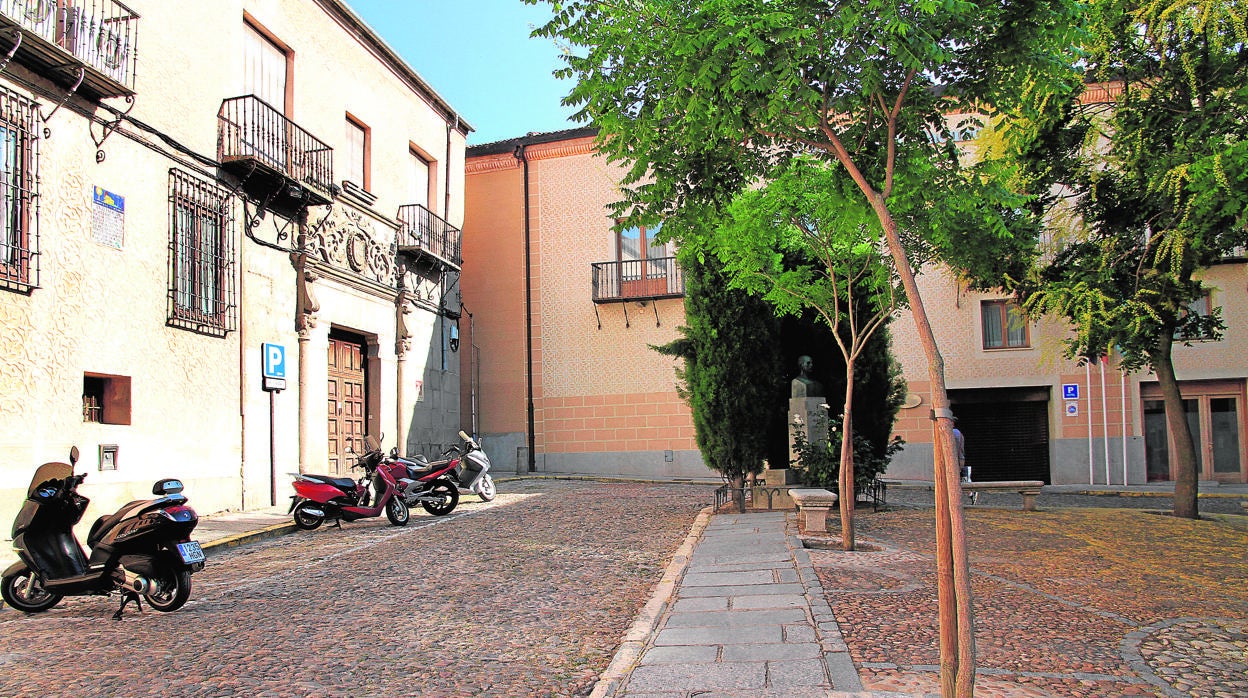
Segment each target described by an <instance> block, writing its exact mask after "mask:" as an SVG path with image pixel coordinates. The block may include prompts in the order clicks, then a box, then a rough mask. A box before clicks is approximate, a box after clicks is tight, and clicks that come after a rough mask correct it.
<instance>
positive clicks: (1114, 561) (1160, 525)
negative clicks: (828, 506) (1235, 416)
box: [811, 493, 1248, 698]
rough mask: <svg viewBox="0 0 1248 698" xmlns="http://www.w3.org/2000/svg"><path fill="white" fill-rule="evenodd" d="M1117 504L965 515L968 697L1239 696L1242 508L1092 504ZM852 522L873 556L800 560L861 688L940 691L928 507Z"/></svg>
mask: <svg viewBox="0 0 1248 698" xmlns="http://www.w3.org/2000/svg"><path fill="white" fill-rule="evenodd" d="M890 495H891V493H890ZM890 498H891V497H890ZM1118 499H1119V498H1100V497H1092V498H1086V499H1085V501H1083V502H1082V503H1081V505H1080V506H1077V507H1073V508H1061V509H1057V508H1054V509H1045V510H1042V511H1037V512H1022V511H1018V510H1017V509H1016V508H987V507H971V508H968V509H967V512H966V521H967V545H968V548H969V552H970V557H971V568H972V585H973V593H974V599H975V623H976V656H977V668H978V672H979V675H978V677H977V679H976V695H982V696H1010V697H1016V698H1031V697H1039V696H1105V697H1107V698H1108V697H1111V696H1125V695H1149V696H1217V697H1226V698H1231V697H1232V696H1244V695H1248V559H1246V558H1245V554H1244V553H1245V550H1248V528H1245V527H1244V525H1243V520H1244V517H1243V516H1237V517H1234V520H1231V521H1217V520H1204V521H1189V520H1182V519H1175V518H1173V517H1170V516H1165V515H1161V514H1159V513H1156V512H1147V511H1141V510H1137V509H1133V508H1126V509H1123V508H1114V509H1110V508H1089V505H1091V506H1095V504H1096V503H1097V502H1100V503H1108V504H1114V503H1118V501H1117V500H1118ZM1121 499H1122V500H1123V501H1125V500H1127V499H1128V498H1121ZM1111 500H1112V501H1111ZM1052 503H1053V500H1052V499H1051V500H1050V504H1052ZM1068 503H1069V502H1068ZM1232 503H1234V504H1236V505H1237V502H1232ZM1044 504H1045V503H1044V500H1043V498H1042V501H1041V505H1042V507H1043V506H1044ZM1015 506H1017V505H1015ZM1236 508H1238V507H1237V506H1236ZM855 522H856V529H857V531H858V536H859V540H860V541H864V542H865V541H869V542H874V543H876V544H878V545H879V547H880V548H881V549H880V550H878V551H870V552H868V551H863V552H855V553H844V552H840V551H831V550H812V551H811V562H812V564H813V565H814V566H815V569H816V571H817V573H818V575H819V577H820V580H821V583H822V587H823V590H824V593H825V594H826V596H827V599H828V602H829V603H830V604H831V606H832V609H833V611H834V613H835V614H836V616H837V620H838V621H839V622H840V624H841V627H842V630H843V632H844V635H845V640H846V642H847V644H848V645H849V647H850V651H851V653H852V655H853V660H854V664H855V665H856V666H857V667H858V670H859V674H860V676H861V679H862V683H863V686H864V688H866V689H868V690H874V691H897V692H905V693H906V694H911V695H914V694H928V695H935V694H939V684H938V665H939V661H940V660H939V655H938V647H937V634H938V632H937V623H936V598H935V597H936V594H935V563H934V562H933V555H934V542H935V532H934V516H933V513H932V511H931V510H930V509H905V508H895V509H893V510H891V511H887V512H879V513H872V512H871V511H870V510H869V509H868V510H867V511H866V512H864V513H861V514H859V515H858V516H856V517H855ZM838 527H839V524H837V523H834V524H833V526H832V528H833V529H834V530H837V529H838Z"/></svg>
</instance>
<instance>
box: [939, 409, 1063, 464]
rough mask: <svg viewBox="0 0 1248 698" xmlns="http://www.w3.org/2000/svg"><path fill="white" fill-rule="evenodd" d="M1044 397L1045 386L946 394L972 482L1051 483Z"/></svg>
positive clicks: (1047, 417)
mask: <svg viewBox="0 0 1248 698" xmlns="http://www.w3.org/2000/svg"><path fill="white" fill-rule="evenodd" d="M1048 397H1049V390H1048V388H1047V387H1046V388H1022V389H1015V388H995V389H984V390H959V391H950V392H949V401H950V403H951V404H952V407H953V413H954V414H955V415H957V417H958V428H959V429H961V430H962V434H963V436H964V437H965V438H966V462H967V465H969V466H971V479H973V480H977V481H980V482H991V481H994V480H1040V481H1042V482H1044V483H1045V484H1049V483H1050V481H1051V479H1050V475H1049V402H1048Z"/></svg>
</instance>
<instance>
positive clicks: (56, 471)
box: [26, 463, 74, 497]
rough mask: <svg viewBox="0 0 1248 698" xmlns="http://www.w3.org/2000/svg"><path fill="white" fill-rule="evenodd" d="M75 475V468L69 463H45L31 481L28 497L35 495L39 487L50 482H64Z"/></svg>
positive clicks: (27, 492)
mask: <svg viewBox="0 0 1248 698" xmlns="http://www.w3.org/2000/svg"><path fill="white" fill-rule="evenodd" d="M73 474H74V466H72V465H70V464H69V463H44V464H43V465H41V466H39V467H38V468H37V469H36V470H35V476H34V477H32V478H31V479H30V487H28V488H26V496H27V497H29V496H30V495H32V494H34V493H35V490H36V489H38V487H39V485H42V484H43V483H45V482H47V481H48V480H64V479H65V478H67V477H69V476H70V475H73Z"/></svg>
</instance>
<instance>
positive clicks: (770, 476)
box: [763, 468, 798, 487]
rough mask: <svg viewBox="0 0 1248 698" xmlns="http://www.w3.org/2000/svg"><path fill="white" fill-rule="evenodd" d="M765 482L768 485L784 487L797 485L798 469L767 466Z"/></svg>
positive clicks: (764, 475)
mask: <svg viewBox="0 0 1248 698" xmlns="http://www.w3.org/2000/svg"><path fill="white" fill-rule="evenodd" d="M763 482H764V483H765V484H766V485H767V486H768V487H784V486H786V485H796V484H797V482H798V478H797V471H796V470H794V469H793V468H767V469H766V470H764V471H763Z"/></svg>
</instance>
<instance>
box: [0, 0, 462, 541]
mask: <svg viewBox="0 0 1248 698" xmlns="http://www.w3.org/2000/svg"><path fill="white" fill-rule="evenodd" d="M19 40H20V43H19ZM14 44H16V49H15V51H14V52H13V54H12V58H11V60H9V61H7V63H5V65H4V67H3V70H2V71H0V100H2V101H3V104H2V105H0V106H2V107H3V108H0V135H3V136H4V138H5V141H4V143H5V145H4V149H5V150H4V156H3V157H0V169H2V170H3V175H4V179H3V182H0V184H2V185H3V192H2V194H0V206H3V208H4V212H5V222H4V226H3V227H4V231H3V233H2V234H0V255H2V256H3V259H0V327H2V328H3V334H2V335H0V414H2V415H3V418H2V420H0V475H2V477H0V519H2V520H5V521H8V520H11V518H12V516H13V514H14V512H15V511H16V509H17V507H18V506H19V505H20V503H21V500H22V498H23V496H24V491H25V487H26V485H27V480H28V478H29V476H30V474H31V473H32V472H33V471H34V468H35V467H36V466H37V465H38V464H40V463H43V462H45V461H51V460H64V459H65V458H66V454H67V453H68V451H69V449H70V446H72V445H76V446H78V448H79V449H80V450H81V453H82V459H81V461H80V462H79V465H78V469H79V471H83V470H86V471H88V472H89V473H90V476H89V477H88V479H87V480H86V483H85V484H84V488H83V492H84V494H86V495H87V496H89V497H91V499H92V510H93V511H95V512H104V511H112V510H114V509H115V508H116V507H117V506H119V505H120V504H121V503H124V502H125V501H128V500H130V499H135V498H141V497H144V496H150V494H149V492H150V488H151V484H152V482H153V481H154V480H155V479H157V478H158V477H166V476H169V477H179V478H181V479H183V480H184V481H185V482H186V491H187V494H188V495H189V496H190V498H191V500H192V503H193V505H194V506H195V507H196V508H197V509H198V510H199V511H200V512H201V513H205V512H213V511H220V510H225V509H240V508H255V507H260V506H267V505H269V504H270V503H271V502H276V501H284V500H285V498H286V497H287V496H288V495H289V494H290V492H291V489H290V482H291V477H290V473H293V472H298V471H306V472H321V473H334V474H341V475H346V474H348V471H347V467H348V466H349V464H350V454H349V451H350V450H351V449H353V448H358V446H359V445H360V443H361V442H362V439H363V436H364V435H365V434H371V435H374V436H378V437H381V438H382V440H383V445H384V446H385V447H386V448H387V449H388V448H390V447H392V446H395V445H398V446H399V447H400V449H401V450H407V451H426V452H427V451H429V450H432V449H434V448H437V447H439V446H441V445H444V444H449V443H453V442H454V440H455V432H456V431H457V430H458V428H459V427H460V413H459V407H460V397H459V383H460V381H459V375H458V372H459V360H458V354H457V353H456V352H455V351H453V348H452V345H453V344H455V342H453V341H452V340H453V339H454V338H455V335H456V333H457V329H458V318H459V315H460V304H459V298H458V291H457V288H458V276H459V269H460V262H461V257H460V250H459V242H460V239H459V235H460V231H459V227H458V224H459V223H462V221H463V216H464V196H463V194H464V188H463V166H464V149H465V140H466V137H467V134H468V133H469V132H470V130H471V127H470V126H469V124H468V123H466V122H465V121H464V120H463V119H462V118H461V117H460V115H459V114H458V113H456V112H455V111H454V109H452V108H451V106H450V105H448V104H447V103H446V101H445V100H444V99H443V98H442V97H441V96H439V95H438V94H437V92H436V91H435V90H434V89H432V88H431V87H430V86H429V85H428V84H427V83H426V82H425V81H424V80H423V79H422V78H421V77H420V75H419V74H418V73H417V72H416V71H415V70H414V69H413V68H412V67H411V66H409V65H407V64H406V63H405V62H404V61H403V60H402V59H400V58H399V57H398V56H397V54H396V53H395V52H394V51H393V50H392V49H391V48H390V47H389V46H388V45H387V44H386V43H385V42H384V41H383V40H382V39H380V38H379V37H378V35H377V34H376V33H375V32H374V31H373V30H372V29H371V28H369V27H368V26H367V25H366V24H365V23H364V22H363V21H362V20H361V19H360V18H359V17H358V16H357V15H356V14H355V13H354V12H353V11H352V10H351V9H350V8H349V6H348V5H347V4H346V3H345V2H342V1H341V0H221V1H219V2H212V3H170V2H162V1H161V0H125V3H124V4H123V3H122V2H120V1H118V0H68V1H66V2H59V3H57V2H51V3H49V2H43V1H42V0H5V1H4V2H0V45H3V47H4V50H5V51H7V50H8V49H9V48H10V47H12V46H14ZM2 54H3V52H0V56H2ZM0 60H3V59H2V58H0ZM283 357H284V361H283V360H281V359H282V358H283ZM283 380H284V384H283V383H282V381H283ZM279 385H283V389H281V390H280V391H278V390H266V387H269V388H276V387H278V386H279ZM94 516H95V514H94V513H92V512H88V515H87V516H86V517H85V520H93V519H94Z"/></svg>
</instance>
